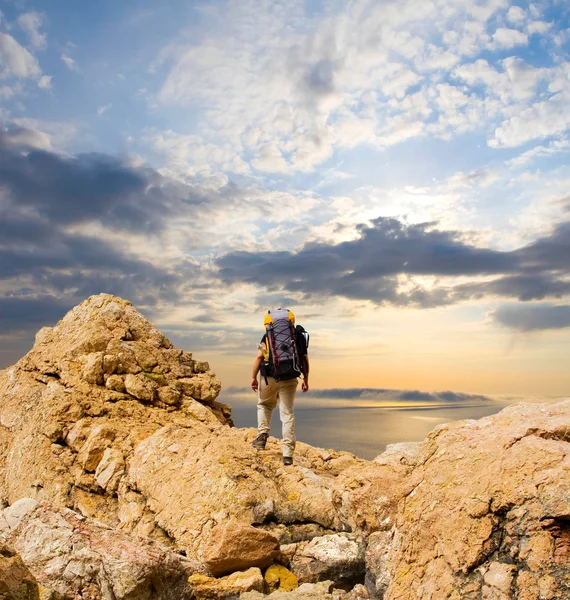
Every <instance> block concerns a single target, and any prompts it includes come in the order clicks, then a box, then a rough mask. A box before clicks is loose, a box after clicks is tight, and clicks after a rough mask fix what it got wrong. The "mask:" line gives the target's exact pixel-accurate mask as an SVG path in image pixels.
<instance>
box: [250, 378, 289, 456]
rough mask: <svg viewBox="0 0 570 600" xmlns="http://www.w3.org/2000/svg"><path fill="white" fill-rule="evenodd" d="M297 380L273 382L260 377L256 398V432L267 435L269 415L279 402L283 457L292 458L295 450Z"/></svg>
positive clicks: (273, 380)
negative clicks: (294, 405)
mask: <svg viewBox="0 0 570 600" xmlns="http://www.w3.org/2000/svg"><path fill="white" fill-rule="evenodd" d="M297 383H298V381H297V379H288V380H287V381H275V379H273V377H268V378H267V383H265V377H261V381H260V384H259V394H258V396H257V430H258V431H259V433H269V428H270V424H271V414H272V413H273V410H274V409H275V407H276V406H277V402H279V416H280V417H281V424H282V426H283V433H282V444H283V456H293V451H294V450H295V414H294V412H293V404H294V402H295V392H296V390H297Z"/></svg>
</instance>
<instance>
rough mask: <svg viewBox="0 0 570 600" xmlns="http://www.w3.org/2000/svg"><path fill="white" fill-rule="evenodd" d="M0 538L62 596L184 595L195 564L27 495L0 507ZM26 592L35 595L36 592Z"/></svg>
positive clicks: (93, 599) (166, 598) (159, 598)
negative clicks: (6, 506)
mask: <svg viewBox="0 0 570 600" xmlns="http://www.w3.org/2000/svg"><path fill="white" fill-rule="evenodd" d="M2 517H4V518H2ZM0 539H5V540H7V542H8V543H9V544H10V545H11V546H13V547H14V548H15V549H16V550H17V551H18V553H19V554H20V555H21V557H22V559H23V560H24V561H25V563H26V565H27V567H28V568H29V569H30V571H31V572H32V573H33V575H34V576H35V577H36V579H37V581H38V582H39V583H40V584H42V585H43V586H46V587H47V588H49V589H51V590H53V592H55V593H56V594H59V595H60V596H64V597H66V598H67V597H76V596H75V594H76V592H77V591H78V590H79V591H80V592H81V594H82V597H84V598H85V597H88V598H90V600H108V599H109V598H114V599H115V600H121V599H124V600H127V599H128V600H131V599H133V598H148V599H151V598H153V599H155V600H175V599H176V600H178V599H179V600H184V599H187V600H190V598H192V591H191V588H190V585H189V584H188V583H187V579H188V577H189V576H190V575H191V574H193V573H194V572H195V571H196V570H197V569H199V566H198V565H196V564H194V563H192V562H191V561H188V560H186V559H184V558H183V557H181V556H178V555H177V554H174V553H172V552H168V551H166V550H165V549H164V548H162V547H161V546H159V545H158V544H157V543H156V542H153V541H152V540H149V539H144V538H136V537H131V536H127V535H125V534H122V533H120V532H117V531H113V530H111V529H109V528H107V527H104V526H102V525H101V524H97V523H94V522H92V521H90V520H88V519H85V518H83V517H81V516H80V515H78V514H77V513H74V512H73V511H71V510H69V509H63V508H57V507H54V506H50V505H48V504H45V503H38V502H35V501H33V500H31V499H22V500H19V501H18V502H16V503H14V504H13V505H12V506H11V507H9V508H6V509H4V511H2V512H0ZM0 585H1V584H0ZM0 589H1V588H0ZM30 597H31V598H38V595H37V591H36V595H35V596H30Z"/></svg>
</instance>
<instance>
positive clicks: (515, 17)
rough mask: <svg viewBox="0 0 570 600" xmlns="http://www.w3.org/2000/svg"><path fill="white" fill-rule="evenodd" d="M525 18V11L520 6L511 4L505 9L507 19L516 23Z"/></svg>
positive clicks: (523, 20) (521, 21)
mask: <svg viewBox="0 0 570 600" xmlns="http://www.w3.org/2000/svg"><path fill="white" fill-rule="evenodd" d="M526 19H527V15H526V12H525V11H524V10H523V9H522V8H521V7H520V6H511V7H510V8H509V10H508V11H507V20H508V21H510V22H511V23H513V24H515V25H518V24H520V23H524V22H525V21H526Z"/></svg>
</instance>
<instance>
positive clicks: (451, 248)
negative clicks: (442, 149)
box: [217, 218, 519, 307]
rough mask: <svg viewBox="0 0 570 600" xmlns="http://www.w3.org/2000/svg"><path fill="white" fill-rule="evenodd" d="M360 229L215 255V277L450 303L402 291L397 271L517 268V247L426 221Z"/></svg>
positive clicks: (384, 222) (384, 221) (313, 292)
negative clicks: (299, 244)
mask: <svg viewBox="0 0 570 600" xmlns="http://www.w3.org/2000/svg"><path fill="white" fill-rule="evenodd" d="M359 233H360V237H359V238H357V239H355V240H352V241H348V242H342V243H340V244H322V243H311V244H307V245H305V246H304V247H303V248H302V249H301V250H299V251H298V252H262V253H252V252H233V253H230V254H227V255H225V256H223V257H222V258H220V259H219V260H218V263H217V264H218V267H219V276H220V278H221V279H222V280H223V281H224V282H225V283H228V284H231V283H236V282H242V283H243V282H245V283H253V284H257V285H260V286H265V287H266V288H267V289H268V290H269V291H272V292H274V291H276V290H279V289H281V290H283V291H284V292H302V293H304V294H307V295H310V296H313V297H315V296H323V297H326V296H344V297H346V298H350V299H356V300H372V301H373V302H376V303H378V304H382V303H391V304H396V305H408V304H416V305H419V306H424V307H429V306H437V305H441V304H446V303H449V302H450V301H451V299H450V298H449V296H448V292H447V290H445V289H436V290H435V291H429V292H427V291H426V290H424V289H423V288H421V287H419V286H415V287H412V288H411V289H408V290H407V291H406V292H404V293H402V292H400V291H399V282H398V276H399V275H434V276H465V275H495V274H496V275H498V274H503V273H509V272H515V271H516V270H517V268H519V259H518V257H517V255H516V254H515V253H512V252H500V251H496V250H490V249H485V248H477V247H476V246H473V245H470V244H467V243H465V242H463V241H462V240H461V238H460V236H459V234H458V233H457V232H453V231H440V230H437V229H435V227H434V224H431V223H423V224H419V225H406V224H404V223H402V222H400V221H398V220H396V219H389V218H379V219H375V220H374V221H372V223H371V225H362V226H360V227H359Z"/></svg>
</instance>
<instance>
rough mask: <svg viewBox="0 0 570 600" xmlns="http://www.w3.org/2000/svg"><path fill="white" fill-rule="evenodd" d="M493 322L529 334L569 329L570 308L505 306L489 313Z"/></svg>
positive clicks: (543, 305)
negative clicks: (547, 330)
mask: <svg viewBox="0 0 570 600" xmlns="http://www.w3.org/2000/svg"><path fill="white" fill-rule="evenodd" d="M490 316H491V318H492V320H493V321H495V322H496V323H498V324H499V325H502V326H503V327H508V328H510V329H516V330H517V331H523V332H531V331H543V330H546V329H565V328H567V327H570V306H568V305H559V306H557V305H552V304H532V305H514V306H512V305H507V306H501V307H499V308H497V309H495V310H494V311H492V312H491V313H490Z"/></svg>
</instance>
